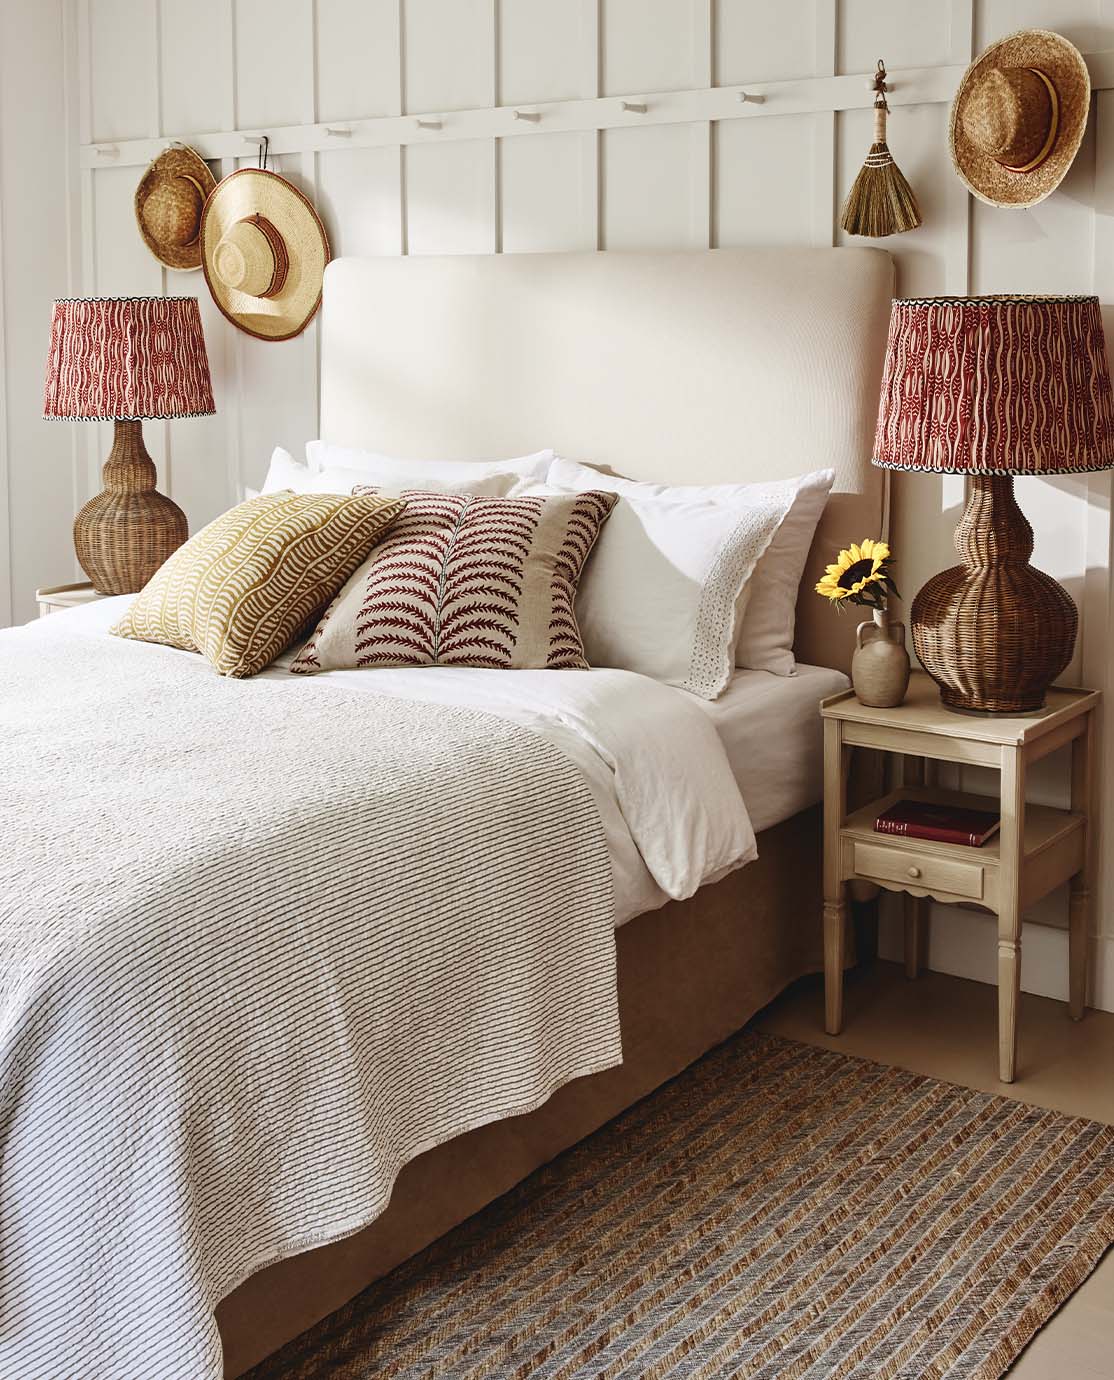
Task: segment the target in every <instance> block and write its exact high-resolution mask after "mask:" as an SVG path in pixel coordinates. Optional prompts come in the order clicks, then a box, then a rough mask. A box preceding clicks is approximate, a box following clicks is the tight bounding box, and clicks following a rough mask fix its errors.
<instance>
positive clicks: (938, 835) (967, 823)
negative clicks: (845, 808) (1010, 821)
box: [874, 800, 1002, 848]
mask: <svg viewBox="0 0 1114 1380" xmlns="http://www.w3.org/2000/svg"><path fill="white" fill-rule="evenodd" d="M1001 822H1002V820H1001V816H1000V815H998V814H996V813H995V811H993V810H976V809H972V808H971V807H969V806H966V805H947V804H945V803H944V802H943V801H933V800H896V801H894V803H893V804H892V805H891V806H890V807H889V809H887V810H883V811H882V813H881V814H880V815H879V816H878V818H877V819H876V820H875V821H874V828H875V832H877V833H879V834H903V835H905V836H906V837H907V838H911V839H931V840H932V841H933V842H934V843H962V844H966V845H967V847H969V848H981V847H982V845H983V844H984V843H985V842H986V841H987V839H989V838H992V837H993V835H994V834H996V833H997V832H998V828H999V825H1000V824H1001Z"/></svg>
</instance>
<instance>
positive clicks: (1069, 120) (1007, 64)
mask: <svg viewBox="0 0 1114 1380" xmlns="http://www.w3.org/2000/svg"><path fill="white" fill-rule="evenodd" d="M1090 103H1091V78H1090V75H1089V74H1088V72H1087V64H1086V63H1085V62H1084V60H1083V55H1082V53H1080V52H1079V51H1078V49H1076V48H1074V47H1073V46H1072V45H1071V44H1070V43H1069V42H1068V41H1067V39H1066V38H1061V37H1060V35H1059V34H1054V33H1051V32H1050V31H1049V30H1048V29H1023V30H1021V32H1020V33H1016V34H1010V35H1009V37H1007V38H1003V39H1000V40H999V42H997V43H994V44H992V45H991V46H990V47H989V48H988V49H987V50H986V52H985V53H983V54H982V56H981V57H979V58H977V59H976V60H975V61H974V62H973V63H972V64H971V66H970V67H968V69H967V71H966V72H965V73H964V74H963V80H962V81H961V82H960V83H959V90H958V91H957V92H956V93H955V100H954V101H953V102H952V116H951V127H950V130H949V140H950V143H951V151H952V162H953V163H954V164H955V170H956V172H957V173H958V174H959V176H960V178H961V179H962V180H963V181H964V182H965V183H966V184H967V186H968V187H969V188H970V190H971V191H972V192H974V194H975V195H976V196H977V197H978V198H979V200H980V201H985V202H987V203H988V204H989V205H991V206H1006V207H1021V206H1034V205H1036V203H1037V202H1038V201H1043V200H1044V198H1045V197H1046V196H1048V194H1049V193H1050V192H1052V191H1054V190H1055V188H1056V187H1057V186H1059V184H1060V181H1061V179H1062V178H1063V176H1064V174H1065V173H1066V172H1067V170H1068V168H1070V167H1071V163H1072V159H1073V158H1074V157H1075V155H1076V154H1077V153H1078V151H1079V145H1080V143H1081V142H1082V140H1083V132H1084V130H1085V129H1086V127H1087V111H1088V108H1089V107H1090Z"/></svg>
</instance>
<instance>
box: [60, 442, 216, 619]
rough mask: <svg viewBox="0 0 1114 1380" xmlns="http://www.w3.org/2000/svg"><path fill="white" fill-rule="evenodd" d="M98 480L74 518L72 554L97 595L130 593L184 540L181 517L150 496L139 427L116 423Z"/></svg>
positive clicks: (151, 482) (150, 466) (148, 464)
mask: <svg viewBox="0 0 1114 1380" xmlns="http://www.w3.org/2000/svg"><path fill="white" fill-rule="evenodd" d="M103 478H104V490H103V492H101V493H99V494H97V496H96V497H95V498H91V499H90V500H89V502H88V503H87V504H86V505H85V507H84V508H82V510H81V512H80V513H78V515H77V517H76V518H74V524H73V541H74V549H75V550H76V552H77V559H78V561H79V562H80V563H81V568H82V570H84V571H85V573H86V575H88V576H89V578H90V580H92V582H93V588H94V589H95V590H96V591H97V593H98V594H135V593H137V592H138V591H139V590H141V589H142V588H143V586H144V585H145V584H146V583H147V581H148V580H149V579H150V578H151V576H152V575H153V574H154V573H155V571H156V570H158V568H159V566H160V565H162V563H163V562H164V561H165V560H166V559H167V557H168V556H170V555H172V554H173V552H175V551H177V549H178V547H179V546H181V545H182V543H183V542H184V541H185V540H186V537H187V536H188V534H189V528H188V527H187V524H186V515H185V513H183V512H182V510H181V508H179V507H178V505H177V504H176V503H173V502H171V500H170V499H169V498H166V497H165V496H164V495H163V494H160V493H156V491H155V481H156V478H157V476H156V474H155V465H154V461H153V460H152V459H151V457H150V455H148V454H147V447H146V446H145V445H144V444H143V423H142V422H138V421H118V422H117V423H116V435H115V438H114V440H113V443H112V449H111V450H110V451H109V453H108V459H107V460H106V461H105V462H104V471H103Z"/></svg>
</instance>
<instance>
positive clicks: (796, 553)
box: [735, 470, 835, 676]
mask: <svg viewBox="0 0 1114 1380" xmlns="http://www.w3.org/2000/svg"><path fill="white" fill-rule="evenodd" d="M788 482H789V483H790V484H791V485H793V487H794V495H793V502H792V504H791V505H790V508H789V512H788V513H786V515H785V519H784V521H783V522H782V524H781V526H780V527H779V528H778V529H777V531H776V532H775V533H774V539H773V541H771V542H770V545H769V546H768V547H767V549H766V553H765V555H764V556H763V557H762V559H761V560H760V561H759V562H758V569H757V570H756V571H755V572H754V576H753V578H752V579H751V582H750V586H749V588H750V597H749V599H748V601H747V605H746V608H745V609H744V610H743V611H742V617H741V620H740V623H739V638H738V641H737V642H736V644H735V665H736V666H745V667H747V668H748V669H749V670H752V671H772V672H773V673H774V675H775V676H791V675H793V674H794V673H795V672H796V670H797V662H796V660H795V658H794V656H793V638H794V635H795V633H796V628H797V591H798V588H799V586H800V583H801V577H802V576H803V575H804V571H805V564H806V562H807V561H808V553H809V550H810V549H811V547H812V539H813V537H814V536H815V535H816V528H817V525H818V524H819V522H820V518H821V515H822V514H823V512H824V506H825V504H826V503H827V501H828V495H829V493H831V489H832V485H833V483H835V470H814V471H813V472H812V473H811V474H802V475H800V476H799V477H798V478H796V479H791V480H789V481H788ZM748 487H749V488H752V489H760V488H763V487H765V486H764V485H761V484H755V485H749V486H748Z"/></svg>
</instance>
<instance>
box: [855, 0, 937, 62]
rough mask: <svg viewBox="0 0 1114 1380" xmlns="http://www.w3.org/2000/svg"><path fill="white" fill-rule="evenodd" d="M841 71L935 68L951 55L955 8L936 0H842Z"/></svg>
mask: <svg viewBox="0 0 1114 1380" xmlns="http://www.w3.org/2000/svg"><path fill="white" fill-rule="evenodd" d="M838 15H839V27H838V31H837V32H838V41H839V67H838V70H839V71H840V72H873V71H874V67H875V64H876V63H877V61H878V59H879V58H882V59H883V61H884V62H885V64H886V69H887V71H890V72H892V71H893V70H894V68H895V67H930V66H933V65H935V64H944V63H947V62H950V61H951V60H952V59H951V22H950V16H951V6H950V5H947V4H944V3H942V0H936V2H935V3H934V4H928V5H926V4H925V3H924V0H840V3H839V6H838Z"/></svg>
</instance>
